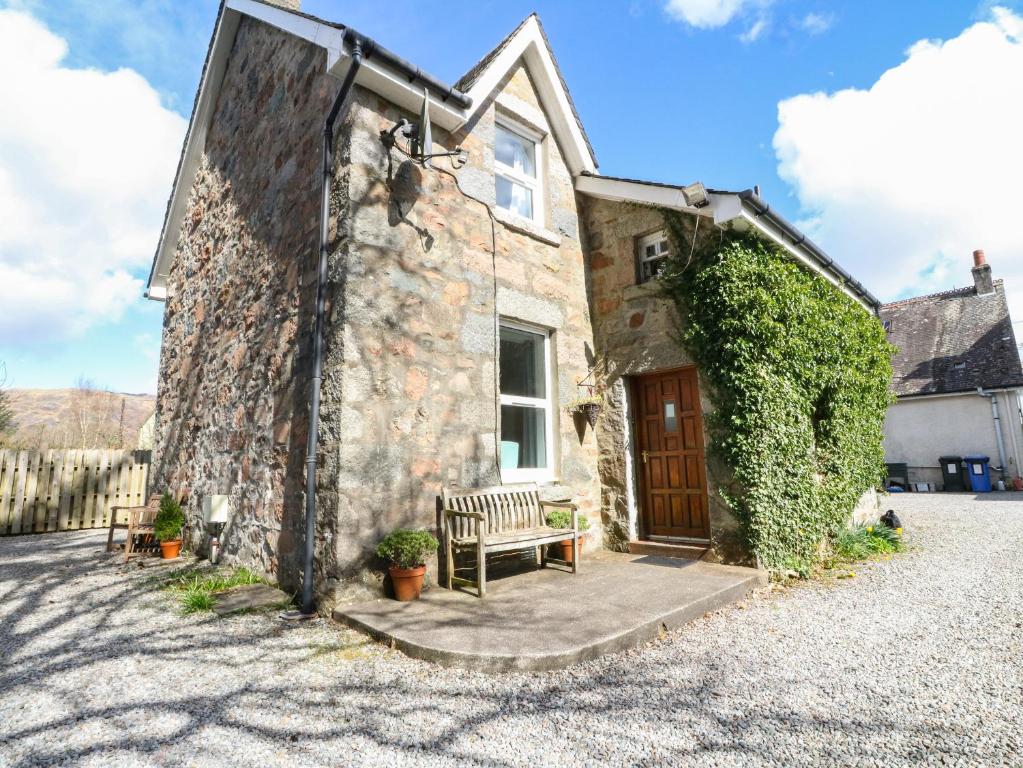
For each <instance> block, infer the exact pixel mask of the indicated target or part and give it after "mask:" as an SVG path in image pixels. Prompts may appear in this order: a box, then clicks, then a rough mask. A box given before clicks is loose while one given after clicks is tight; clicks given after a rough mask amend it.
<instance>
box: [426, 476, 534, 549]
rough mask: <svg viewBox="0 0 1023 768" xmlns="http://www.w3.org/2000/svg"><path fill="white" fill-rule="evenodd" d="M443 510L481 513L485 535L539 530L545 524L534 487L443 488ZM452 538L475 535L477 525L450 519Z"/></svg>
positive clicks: (461, 519)
mask: <svg viewBox="0 0 1023 768" xmlns="http://www.w3.org/2000/svg"><path fill="white" fill-rule="evenodd" d="M441 496H442V498H443V500H444V508H445V509H456V510H458V511H460V512H482V513H483V514H484V515H485V517H486V520H487V532H488V533H502V532H505V531H515V530H521V529H523V528H538V527H540V526H541V525H543V524H544V517H543V511H542V510H541V508H540V489H539V488H538V487H537V485H536V483H516V484H514V485H496V486H492V487H490V488H444V489H443V490H442V492H441ZM450 533H451V535H452V536H454V537H455V538H462V537H465V536H475V535H476V521H475V520H473V519H471V518H467V517H453V518H451V531H450Z"/></svg>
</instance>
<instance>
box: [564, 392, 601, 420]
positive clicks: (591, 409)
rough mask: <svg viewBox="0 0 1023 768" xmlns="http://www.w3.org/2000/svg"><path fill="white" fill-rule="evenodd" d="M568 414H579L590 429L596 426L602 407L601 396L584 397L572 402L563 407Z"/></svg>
mask: <svg viewBox="0 0 1023 768" xmlns="http://www.w3.org/2000/svg"><path fill="white" fill-rule="evenodd" d="M565 407H566V408H567V409H568V411H569V413H573V414H580V415H581V416H583V417H584V418H585V419H586V421H587V422H588V423H589V425H590V426H591V427H593V426H596V424H597V417H598V416H599V415H600V411H601V410H602V409H603V407H604V398H603V397H602V396H601V395H586V396H585V397H579V398H576V399H575V400H572V401H571V402H570V403H568V404H567V405H566V406H565Z"/></svg>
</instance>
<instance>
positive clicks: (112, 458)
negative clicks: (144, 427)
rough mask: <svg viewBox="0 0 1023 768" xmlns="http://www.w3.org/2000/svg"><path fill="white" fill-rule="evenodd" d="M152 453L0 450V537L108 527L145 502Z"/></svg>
mask: <svg viewBox="0 0 1023 768" xmlns="http://www.w3.org/2000/svg"><path fill="white" fill-rule="evenodd" d="M150 458H151V452H150V451H111V450H84V449H81V450H80V449H62V450H49V451H11V450H0V536H6V535H10V534H17V533H46V532H47V531H73V530H78V529H80V528H104V527H106V526H108V525H110V509H111V507H117V506H131V505H137V504H145V503H146V498H145V496H146V487H147V481H148V480H149V462H150Z"/></svg>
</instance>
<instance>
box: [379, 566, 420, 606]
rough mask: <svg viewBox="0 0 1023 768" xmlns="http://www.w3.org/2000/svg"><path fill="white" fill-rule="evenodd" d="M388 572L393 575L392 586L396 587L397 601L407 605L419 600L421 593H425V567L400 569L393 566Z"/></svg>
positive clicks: (395, 596)
mask: <svg viewBox="0 0 1023 768" xmlns="http://www.w3.org/2000/svg"><path fill="white" fill-rule="evenodd" d="M388 572H389V573H390V574H391V584H393V585H394V599H395V600H399V601H401V602H403V603H407V602H409V601H410V600H418V599H419V593H420V592H422V591H423V577H425V576H426V566H425V565H420V566H418V567H416V568H399V567H397V566H396V565H392V566H391V567H390V568H389V569H388Z"/></svg>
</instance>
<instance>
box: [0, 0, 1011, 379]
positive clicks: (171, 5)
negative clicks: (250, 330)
mask: <svg viewBox="0 0 1023 768" xmlns="http://www.w3.org/2000/svg"><path fill="white" fill-rule="evenodd" d="M302 8H303V10H305V11H307V12H309V13H312V14H315V15H317V16H321V17H323V18H327V19H331V20H335V21H340V22H343V23H346V24H348V25H350V26H352V27H354V28H355V29H357V30H359V31H360V32H362V33H364V34H367V35H369V36H371V37H373V38H375V39H377V40H379V41H380V42H381V43H382V44H384V45H386V46H387V47H388V48H390V49H391V50H394V51H396V52H397V53H399V54H401V55H402V56H404V57H405V58H407V59H410V60H411V61H413V62H415V63H416V64H418V65H419V66H420V67H422V68H423V69H426V70H428V71H430V72H432V73H433V74H435V75H437V76H438V77H440V78H441V79H443V80H446V81H448V82H453V81H454V80H456V79H457V78H458V77H459V76H460V75H461V74H462V73H463V72H464V71H465V70H467V69H468V68H469V67H470V66H471V65H472V64H473V63H474V62H475V61H476V60H477V59H478V58H480V57H481V56H482V55H484V54H485V53H486V52H487V51H488V50H489V49H490V48H491V47H493V46H494V45H495V44H496V43H497V42H498V41H500V40H501V38H503V37H504V36H505V35H506V34H507V33H508V32H509V31H510V30H511V29H512V28H514V27H515V26H516V25H517V24H518V23H519V22H520V21H521V20H522V18H524V17H525V16H526V15H527V14H528V13H530V12H531V11H533V10H536V11H537V12H538V13H539V14H540V18H541V20H542V22H543V24H544V27H545V29H546V31H547V34H548V37H549V38H550V40H551V44H552V46H553V48H554V51H555V55H556V56H557V58H558V61H559V64H560V65H561V68H562V70H563V71H564V75H565V79H566V80H567V82H568V85H569V88H570V90H571V93H572V96H573V99H574V100H575V102H576V106H577V107H578V110H579V113H580V115H581V117H582V120H583V123H584V125H585V127H586V130H587V133H588V134H589V136H590V139H591V141H592V143H593V145H594V148H595V150H596V153H597V159H598V161H599V163H600V171H601V172H602V173H605V174H608V175H614V176H628V177H632V178H643V179H650V180H654V181H666V182H672V183H682V184H685V183H690V182H692V181H696V180H699V181H702V182H704V183H705V184H706V185H707V186H710V187H715V188H720V189H733V190H741V189H747V188H750V187H752V186H754V185H759V186H760V188H761V194H762V196H763V197H764V198H765V199H766V200H767V201H768V202H769V203H770V204H771V205H772V207H774V208H775V209H776V210H778V211H779V212H781V213H782V214H783V215H784V216H786V217H787V218H789V219H790V220H791V221H793V222H795V223H796V224H797V225H798V226H799V227H800V228H802V229H803V230H804V231H805V232H806V233H807V234H808V235H809V236H810V237H812V238H813V239H814V240H815V241H817V242H818V244H820V245H821V246H822V247H823V248H824V249H825V250H826V251H827V252H828V253H829V254H831V255H832V256H833V257H834V258H836V259H837V260H838V261H839V262H840V263H841V264H842V265H843V266H844V267H845V268H846V269H848V270H849V271H850V272H852V273H853V275H855V276H856V277H857V278H858V279H859V280H860V281H861V282H863V283H864V284H865V285H866V286H867V288H868V289H870V290H871V291H872V292H873V293H874V294H875V295H877V296H878V297H879V298H881V299H882V300H893V299H897V298H905V297H908V296H914V295H920V294H924V293H929V292H934V291H940V290H945V289H949V288H952V287H954V286H963V285H967V284H969V283H970V281H971V277H970V271H969V269H970V266H972V260H971V252H972V250H973V249H974V248H983V249H985V251H986V252H987V255H988V260H989V262H990V263H991V264H992V266H993V269H994V273H995V277H996V278H998V277H1002V278H1005V279H1006V283H1007V286H1008V293H1009V298H1010V307H1011V310H1012V313H1013V316H1014V318H1016V319H1018V320H1019V321H1023V226H1020V223H1019V218H1018V217H1019V215H1018V213H1017V209H1016V202H1017V200H1018V199H1019V192H1018V187H1019V184H1020V181H1019V180H1020V179H1023V149H1021V142H1020V139H1019V136H1020V135H1021V126H1023V2H1016V1H1013V2H1002V3H997V4H996V3H990V2H981V3H978V2H976V0H973V1H972V2H953V1H951V0H899V2H897V3H893V2H869V1H867V0H857V1H855V2H854V1H850V2H824V1H823V0H632V1H631V2H629V0H622V1H621V2H589V3H585V4H583V3H576V2H543V1H542V0H536V2H534V0H529V2H519V0H475V1H474V2H460V1H457V0H393V2H391V3H390V4H389V5H388V6H387V12H386V13H381V5H380V3H379V2H378V0H373V1H372V2H368V1H363V0H304V2H303V3H302ZM216 12H217V4H216V3H215V2H213V1H212V0H104V2H102V3H97V2H95V1H94V0H60V2H56V1H55V0H0V70H2V71H4V72H6V73H11V72H17V73H19V74H18V77H10V76H5V77H4V78H0V104H3V108H2V110H0V363H3V364H4V365H5V366H6V377H7V385H8V386H14V387H67V386H74V384H75V383H76V382H77V381H78V380H79V379H80V378H87V379H90V380H92V381H93V382H94V383H95V384H97V385H99V386H103V387H109V388H111V389H115V390H118V391H125V392H150V393H152V392H155V389H156V379H157V370H158V358H159V341H160V331H161V317H162V308H163V305H162V304H160V303H157V302H152V301H148V300H146V299H144V298H143V297H142V291H143V289H144V284H145V280H146V277H147V276H148V272H149V266H150V263H151V261H152V257H153V252H154V250H155V248H156V243H157V239H158V237H159V232H160V226H161V223H162V220H163V215H164V210H165V207H166V204H167V198H168V196H169V194H170V189H171V183H172V180H173V175H174V170H175V167H176V164H177V160H178V156H179V154H180V151H181V143H182V140H183V137H184V132H185V129H186V127H187V120H188V115H189V112H190V110H191V105H192V101H193V98H194V96H195V90H196V87H197V84H198V79H199V74H200V71H201V68H202V63H203V58H204V56H205V53H206V48H207V45H208V43H209V37H210V34H211V32H212V28H213V22H214V19H215V17H216ZM1016 329H1017V335H1023V322H1021V323H1020V324H1017V326H1016Z"/></svg>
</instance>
